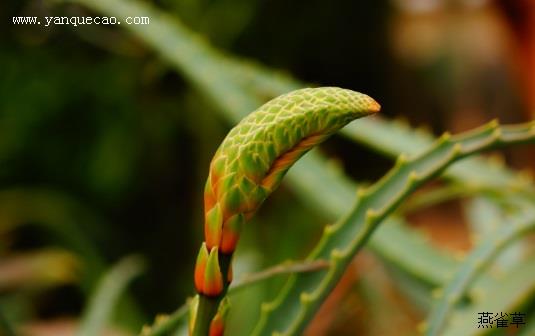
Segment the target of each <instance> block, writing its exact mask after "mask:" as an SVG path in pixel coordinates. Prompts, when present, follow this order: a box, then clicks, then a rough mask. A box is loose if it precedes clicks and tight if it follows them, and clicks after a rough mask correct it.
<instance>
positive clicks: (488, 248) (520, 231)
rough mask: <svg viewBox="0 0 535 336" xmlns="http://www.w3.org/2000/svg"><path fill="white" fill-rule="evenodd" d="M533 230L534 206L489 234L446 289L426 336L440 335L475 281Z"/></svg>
mask: <svg viewBox="0 0 535 336" xmlns="http://www.w3.org/2000/svg"><path fill="white" fill-rule="evenodd" d="M534 229H535V211H534V210H533V209H532V207H531V206H524V207H523V209H522V212H520V213H519V214H517V215H515V216H514V217H512V218H510V219H509V220H507V221H506V222H505V223H504V225H502V226H500V227H499V228H498V229H496V230H495V231H494V232H489V233H488V234H487V235H486V236H485V237H484V238H483V239H482V242H481V244H479V245H478V246H477V247H476V248H475V249H474V250H473V251H472V252H471V253H470V254H469V256H468V257H467V258H466V261H464V262H463V263H462V264H460V265H459V270H458V271H457V273H456V275H455V276H454V278H453V280H452V281H451V282H450V283H449V284H448V285H447V286H446V287H445V288H444V289H443V293H441V295H440V299H439V300H438V302H437V303H436V304H435V306H434V308H433V310H432V312H431V314H430V316H429V319H428V321H429V322H428V329H427V331H426V335H429V336H432V335H438V334H439V332H440V331H441V330H442V328H443V326H444V324H445V323H446V321H447V318H448V314H449V312H450V311H451V310H452V309H453V307H454V305H455V304H456V303H457V302H458V301H459V300H460V299H461V298H462V297H463V296H464V294H465V292H466V290H467V288H468V287H469V286H470V284H471V283H472V281H473V280H474V279H475V277H476V276H477V275H479V274H480V273H481V272H482V271H484V269H485V268H486V266H487V265H488V264H489V263H490V262H491V261H493V259H494V257H495V256H496V255H498V253H500V252H501V251H502V250H503V249H504V248H505V247H507V246H508V245H509V244H510V243H512V242H513V241H514V240H515V239H517V238H518V237H521V236H522V235H524V234H525V233H526V232H528V231H531V230H534Z"/></svg>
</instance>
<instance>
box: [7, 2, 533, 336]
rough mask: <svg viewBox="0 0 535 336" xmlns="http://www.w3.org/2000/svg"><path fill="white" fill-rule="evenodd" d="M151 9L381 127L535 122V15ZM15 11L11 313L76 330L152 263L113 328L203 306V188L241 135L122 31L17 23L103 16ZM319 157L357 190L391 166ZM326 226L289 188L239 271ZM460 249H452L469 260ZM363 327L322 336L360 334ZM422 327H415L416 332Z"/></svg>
mask: <svg viewBox="0 0 535 336" xmlns="http://www.w3.org/2000/svg"><path fill="white" fill-rule="evenodd" d="M145 2H146V3H150V4H152V5H154V6H156V7H158V8H160V9H161V10H163V11H165V12H166V13H168V14H170V15H171V16H174V17H176V18H177V19H180V20H182V22H183V23H184V24H185V25H186V26H188V27H189V28H191V29H192V30H194V31H196V32H198V33H199V34H201V35H203V36H204V37H206V38H207V39H208V40H209V41H210V42H211V43H212V44H213V45H214V46H215V47H217V48H220V49H223V50H225V51H227V52H229V53H231V54H234V55H237V56H240V57H244V58H249V59H254V60H256V61H258V62H260V63H262V64H264V65H267V66H269V67H272V68H276V69H280V70H282V71H284V72H286V73H288V74H291V75H292V76H295V77H296V78H299V79H300V80H303V81H305V82H309V83H313V84H315V85H322V86H329V85H332V86H340V87H345V88H350V89H354V90H358V91H362V92H365V93H367V94H369V95H371V96H372V97H374V98H376V99H377V100H378V101H379V102H380V103H381V105H382V107H383V112H382V113H383V115H384V116H386V117H392V118H400V117H401V118H403V119H406V120H408V122H410V124H412V125H415V126H425V127H427V128H430V129H431V130H432V131H434V132H435V133H439V132H442V131H445V130H450V131H452V132H458V131H462V130H466V129H470V128H472V127H475V126H478V125H480V124H482V123H484V122H486V121H488V120H490V119H492V118H496V117H497V118H500V120H501V121H503V122H521V121H526V120H531V119H533V118H534V117H535V112H534V111H535V92H534V88H535V84H534V82H535V60H534V58H535V57H534V55H535V42H534V41H535V24H534V22H535V14H534V8H535V7H534V5H533V3H530V1H521V0H518V1H506V0H504V1H485V0H458V1H448V0H433V1H431V0H429V1H425V0H420V1H418V0H395V1H394V0H392V1H349V0H345V1H343V0H334V1H329V2H326V1H316V0H308V1H301V0H299V1H285V0H271V1H265V0H264V1H262V0H180V1H174V0H159V1H156V0H154V1H145ZM0 13H2V14H3V15H2V17H3V20H1V21H0V307H1V309H2V311H3V315H4V316H5V318H6V319H8V320H10V321H13V322H14V323H15V324H16V325H23V326H27V329H25V330H26V332H27V333H28V334H31V335H45V332H46V330H48V329H47V328H52V329H51V330H52V331H51V332H52V334H54V330H56V331H57V332H58V333H57V334H59V331H58V330H71V329H69V328H72V323H74V322H73V321H75V320H76V319H77V317H78V316H80V315H81V314H82V312H83V310H84V307H85V306H86V304H87V301H88V297H89V295H90V294H89V293H90V292H91V290H92V289H93V288H94V287H95V285H96V281H97V279H99V278H100V276H101V275H102V274H103V271H105V270H106V269H107V268H108V267H109V266H110V265H111V264H113V263H115V262H116V261H118V260H119V259H120V258H122V257H124V256H126V255H130V254H137V255H140V256H142V257H143V258H144V260H145V265H146V267H145V270H144V271H143V273H142V275H141V276H140V277H139V278H138V279H137V280H136V281H135V282H133V285H132V286H131V287H130V289H129V294H128V295H127V298H125V300H123V301H125V302H123V303H122V304H123V306H127V307H129V308H127V309H119V314H118V316H117V317H116V320H117V325H119V326H121V327H119V329H121V330H123V332H128V331H131V332H132V331H135V330H139V328H140V327H141V324H142V323H145V322H147V321H150V320H151V319H152V317H153V316H154V315H156V314H157V313H159V312H170V311H173V310H174V309H176V308H177V307H178V306H179V305H180V304H181V303H182V302H184V300H185V298H186V297H188V296H189V295H191V294H192V293H193V285H192V270H193V262H194V260H195V255H196V252H197V249H198V245H199V243H200V242H201V240H202V218H203V209H202V191H203V186H204V180H205V178H206V175H207V169H208V165H209V162H210V159H211V156H212V154H213V153H214V152H215V150H216V148H217V146H218V144H219V143H220V142H221V140H222V139H223V137H224V136H225V134H226V132H227V131H228V130H229V129H230V127H231V126H232V125H231V124H229V122H228V121H227V120H226V119H224V118H223V116H222V115H221V114H220V113H219V112H218V111H217V107H216V106H214V104H213V103H212V102H211V101H210V100H209V99H207V98H206V97H205V96H204V95H203V94H202V93H201V92H200V91H199V90H198V89H196V88H195V87H193V86H192V85H190V83H189V82H188V81H187V80H186V79H185V78H184V77H183V76H182V75H181V74H179V73H177V72H176V71H175V70H174V69H173V68H172V67H171V66H170V65H169V63H168V62H167V61H165V60H163V59H162V58H161V57H160V56H159V55H158V54H157V53H155V52H154V51H153V50H152V49H150V48H149V47H147V46H146V45H145V44H144V43H142V42H141V41H140V40H138V39H137V38H136V37H135V36H134V35H132V34H131V33H129V32H128V31H126V30H124V29H121V28H124V27H119V26H102V25H100V26H98V25H86V26H78V27H73V26H67V25H65V26H60V25H55V26H50V27H44V26H38V25H20V24H19V25H15V24H13V22H12V17H13V16H39V17H44V16H95V15H101V14H96V13H95V12H92V11H90V10H88V9H87V8H85V7H82V6H79V5H75V4H56V3H55V2H52V1H50V2H49V1H41V0H16V1H13V0H3V1H2V2H1V3H0ZM266 98H269V97H266ZM321 150H322V151H323V152H324V153H327V154H328V155H329V156H330V157H332V158H333V164H334V165H338V166H340V167H342V169H343V170H344V171H345V172H346V173H347V174H349V175H350V176H351V177H354V178H356V179H357V180H360V181H374V180H376V179H377V178H379V177H380V176H382V175H383V173H384V172H386V170H387V169H388V168H389V167H390V166H391V161H390V160H388V159H385V158H384V157H382V156H380V155H378V154H377V153H375V152H373V151H372V150H370V149H367V148H365V147H363V146H360V145H355V144H353V143H351V142H349V141H348V140H346V139H343V138H340V137H336V138H333V139H332V140H330V141H329V142H328V143H326V144H325V145H324V146H322V148H321ZM533 158H534V155H533V151H531V152H530V151H529V149H525V148H524V149H514V150H509V151H507V152H506V158H505V159H506V161H507V163H509V164H510V165H512V166H515V167H519V168H528V169H529V167H533V166H534V165H533V164H534V162H535V160H534V159H533ZM348 202H351V200H348ZM450 206H452V205H450ZM453 207H454V205H453ZM446 212H447V210H446ZM443 215H444V211H442V212H441V210H440V209H438V210H436V211H434V212H431V213H430V214H428V215H427V217H425V219H424V220H423V222H429V221H433V218H435V219H436V218H438V217H441V218H442V217H444V216H443ZM326 220H327V218H326V216H322V214H321V213H316V212H314V211H313V209H311V208H309V207H306V206H305V205H304V204H302V202H301V201H300V200H299V199H298V198H297V197H296V195H295V194H294V193H293V192H292V190H291V189H290V188H288V187H285V186H284V185H283V187H282V189H281V190H280V191H278V192H277V193H275V195H274V196H273V197H272V198H271V199H270V200H269V201H268V202H266V204H265V206H264V207H263V208H262V210H261V211H260V212H259V213H258V215H257V217H256V218H255V220H254V221H253V222H252V223H251V225H248V226H247V228H246V230H245V233H244V238H243V239H242V241H241V243H240V248H239V250H238V255H239V260H240V263H239V264H238V274H239V272H240V270H243V272H245V271H249V272H251V271H255V270H260V269H262V268H264V267H266V266H269V265H272V264H275V263H277V262H280V261H283V260H285V259H287V258H289V257H293V258H300V257H303V256H304V255H306V252H307V251H308V250H309V248H310V247H311V246H312V243H313V242H315V241H316V239H317V237H318V235H319V234H320V232H321V226H323V225H324V224H325V223H326ZM451 221H453V222H455V221H459V220H458V218H454V219H452V220H451ZM453 227H454V228H455V225H453ZM432 234H433V233H431V235H432ZM435 234H436V233H435ZM448 237H449V238H447V239H446V240H447V241H446V242H442V243H443V245H446V246H450V247H451V246H453V249H455V248H460V249H463V248H464V249H466V248H467V246H466V243H464V242H462V241H461V242H459V240H458V235H456V234H455V233H451V234H450V235H449V236H448ZM368 258H371V257H369V256H368ZM372 259H373V258H372ZM266 286H267V287H268V289H267V290H266V291H267V292H269V291H270V290H271V289H270V288H271V287H270V286H272V287H275V285H274V284H268V285H266ZM254 295H260V294H258V293H257V294H254ZM339 300H340V299H339ZM133 302H135V304H134V303H133ZM346 303H347V302H346ZM339 304H340V303H339ZM340 305H341V304H340ZM355 309H357V312H360V313H361V311H360V310H359V309H363V308H355ZM351 314H353V313H347V314H346V315H348V316H350V317H349V318H345V319H344V318H343V316H344V315H343V314H342V315H341V316H342V317H341V318H339V320H338V321H336V320H335V321H333V320H332V319H331V320H330V321H328V323H327V324H328V326H327V327H325V326H321V323H320V324H318V325H316V329H314V330H315V331H314V330H313V331H311V334H316V335H323V334H332V335H335V334H336V335H342V334H348V335H349V334H351V332H348V331H347V330H352V329H351V327H352V324H355V323H357V324H358V323H359V322H355V321H354V320H353V321H352V320H351V316H353V315H351ZM415 316H416V317H415ZM418 316H419V315H418V313H410V314H408V317H407V320H409V322H408V324H409V325H410V326H411V327H414V325H415V324H416V322H417V320H418ZM360 323H362V322H360ZM353 327H354V326H353ZM54 328H57V329H54ZM62 328H63V329H62ZM359 328H361V329H365V328H364V327H362V326H361V327H359ZM369 333H370V334H380V333H373V332H372V331H369Z"/></svg>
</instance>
